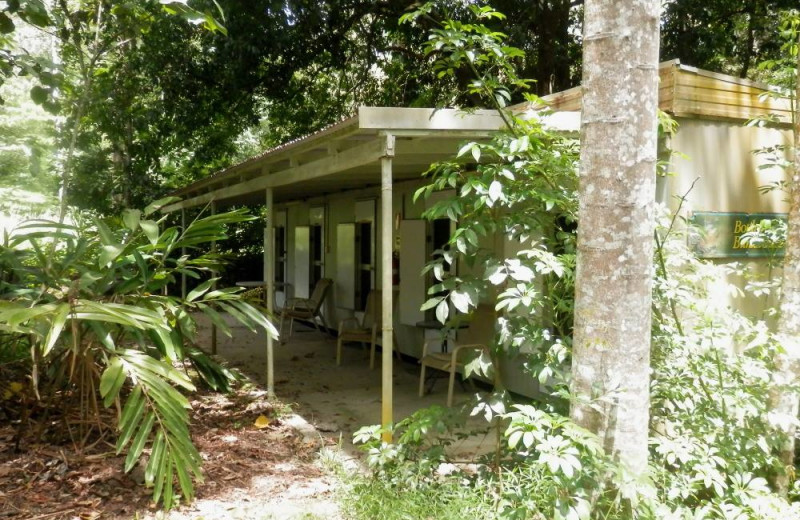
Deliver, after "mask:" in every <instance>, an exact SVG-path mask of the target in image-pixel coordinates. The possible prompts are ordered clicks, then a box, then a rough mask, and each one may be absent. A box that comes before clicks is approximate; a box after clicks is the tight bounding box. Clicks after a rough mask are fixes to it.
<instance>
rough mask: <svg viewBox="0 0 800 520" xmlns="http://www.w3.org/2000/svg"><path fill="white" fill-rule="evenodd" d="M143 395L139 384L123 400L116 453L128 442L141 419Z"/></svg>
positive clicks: (143, 403)
mask: <svg viewBox="0 0 800 520" xmlns="http://www.w3.org/2000/svg"><path fill="white" fill-rule="evenodd" d="M144 405H145V402H144V395H143V394H142V388H141V386H138V385H137V386H136V387H134V389H133V392H131V395H129V396H128V400H127V401H125V406H124V407H123V408H122V417H121V418H120V420H119V431H120V436H119V439H117V455H119V454H120V453H121V452H122V450H123V448H125V446H126V445H127V444H128V441H130V440H131V437H133V434H134V432H135V431H136V426H137V425H138V424H139V421H140V420H141V419H142V412H144Z"/></svg>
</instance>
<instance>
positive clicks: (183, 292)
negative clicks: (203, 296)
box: [181, 208, 186, 300]
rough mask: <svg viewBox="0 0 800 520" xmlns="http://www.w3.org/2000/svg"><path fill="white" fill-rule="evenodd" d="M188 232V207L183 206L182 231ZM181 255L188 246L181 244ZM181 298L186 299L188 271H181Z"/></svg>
mask: <svg viewBox="0 0 800 520" xmlns="http://www.w3.org/2000/svg"><path fill="white" fill-rule="evenodd" d="M185 232H186V209H184V208H181V233H185ZM181 256H186V246H181ZM181 299H184V300H185V299H186V273H181Z"/></svg>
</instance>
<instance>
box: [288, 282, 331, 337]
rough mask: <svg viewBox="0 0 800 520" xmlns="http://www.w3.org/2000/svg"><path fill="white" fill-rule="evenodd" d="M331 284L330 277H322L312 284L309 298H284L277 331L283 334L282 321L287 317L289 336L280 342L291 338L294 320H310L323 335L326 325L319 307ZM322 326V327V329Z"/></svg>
mask: <svg viewBox="0 0 800 520" xmlns="http://www.w3.org/2000/svg"><path fill="white" fill-rule="evenodd" d="M331 285H333V280H331V279H330V278H322V279H320V280H319V281H318V282H317V284H316V285H315V286H314V290H313V291H312V292H311V296H310V297H309V298H289V299H288V300H286V305H285V306H284V307H283V309H281V311H280V313H281V323H280V327H279V328H278V332H280V333H281V334H283V322H284V320H285V319H286V318H289V336H288V337H287V338H286V339H285V340H282V341H281V342H282V343H285V342H286V341H288V340H289V339H291V337H292V331H293V328H294V320H308V321H310V322H311V323H313V324H314V325H315V326H316V327H317V330H319V332H320V334H322V335H323V336H325V331H327V329H328V325H327V324H326V323H325V317H324V316H323V315H322V312H320V309H321V308H322V303H323V302H324V301H325V297H326V296H327V295H328V292H330V288H331ZM317 318H319V322H317ZM320 323H321V326H320ZM322 327H324V330H323V328H322Z"/></svg>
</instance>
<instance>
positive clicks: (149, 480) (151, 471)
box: [144, 430, 166, 500]
mask: <svg viewBox="0 0 800 520" xmlns="http://www.w3.org/2000/svg"><path fill="white" fill-rule="evenodd" d="M165 449H166V442H165V441H164V431H163V430H159V431H158V433H156V438H155V440H154V441H153V449H152V450H151V451H150V459H149V460H148V461H147V467H146V468H145V471H144V482H145V484H146V485H148V486H152V485H153V483H154V478H155V477H156V476H157V473H158V471H159V467H160V466H161V462H162V459H163V458H164V455H165ZM154 500H157V499H155V498H154Z"/></svg>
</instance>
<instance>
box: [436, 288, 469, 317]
mask: <svg viewBox="0 0 800 520" xmlns="http://www.w3.org/2000/svg"><path fill="white" fill-rule="evenodd" d="M450 301H451V302H453V306H454V307H455V308H456V310H458V312H460V313H462V314H466V313H468V312H469V306H470V305H471V304H472V298H470V296H469V294H467V293H466V292H459V291H453V292H451V293H450ZM437 313H438V309H437ZM442 323H444V322H442Z"/></svg>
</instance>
